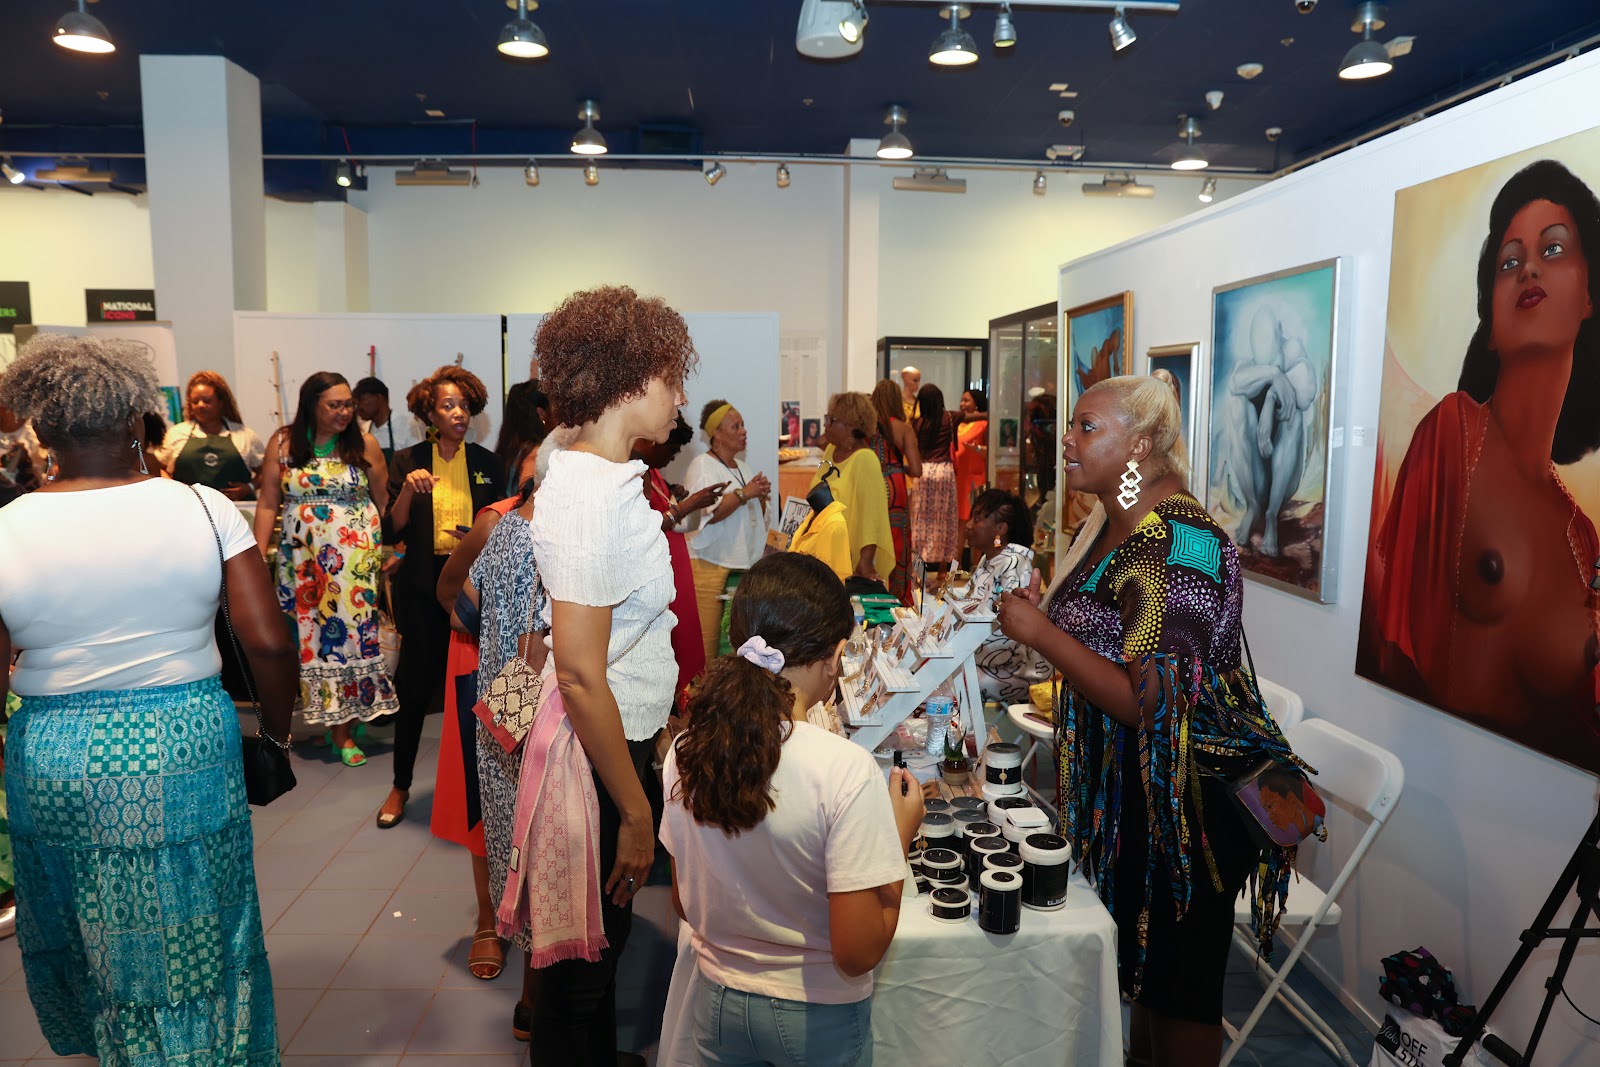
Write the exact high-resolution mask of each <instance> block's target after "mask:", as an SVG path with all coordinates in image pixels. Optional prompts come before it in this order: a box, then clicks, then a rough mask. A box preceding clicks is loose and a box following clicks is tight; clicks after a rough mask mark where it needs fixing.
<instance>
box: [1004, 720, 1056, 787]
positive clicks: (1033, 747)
mask: <svg viewBox="0 0 1600 1067" xmlns="http://www.w3.org/2000/svg"><path fill="white" fill-rule="evenodd" d="M1032 711H1033V705H1032V704H1012V705H1010V706H1009V707H1007V708H1006V715H1007V716H1008V717H1009V718H1010V719H1011V724H1012V725H1013V726H1015V727H1016V728H1017V730H1018V732H1020V733H1021V734H1023V735H1024V736H1026V737H1028V738H1029V739H1030V740H1031V741H1032V742H1033V743H1032V744H1030V745H1029V746H1028V751H1027V752H1025V753H1023V756H1022V765H1021V766H1020V767H1018V768H1017V771H1018V773H1019V774H1021V776H1022V785H1023V788H1024V789H1026V790H1027V792H1028V796H1030V797H1031V798H1033V802H1034V803H1035V804H1037V805H1039V809H1040V810H1041V811H1046V812H1052V811H1055V810H1056V806H1055V805H1054V804H1053V803H1051V802H1050V799H1049V798H1048V797H1046V796H1045V795H1044V793H1043V792H1041V791H1040V790H1038V789H1035V788H1034V787H1033V784H1032V783H1031V782H1030V781H1029V780H1028V764H1030V763H1032V762H1033V761H1034V759H1035V758H1037V757H1039V756H1040V755H1041V753H1042V754H1043V759H1044V762H1045V764H1046V765H1047V766H1053V763H1054V758H1055V752H1054V751H1053V746H1054V745H1055V738H1056V728H1055V727H1054V726H1052V725H1051V724H1050V723H1047V722H1040V721H1039V720H1038V719H1035V718H1031V717H1030V715H1029V713H1030V712H1032Z"/></svg>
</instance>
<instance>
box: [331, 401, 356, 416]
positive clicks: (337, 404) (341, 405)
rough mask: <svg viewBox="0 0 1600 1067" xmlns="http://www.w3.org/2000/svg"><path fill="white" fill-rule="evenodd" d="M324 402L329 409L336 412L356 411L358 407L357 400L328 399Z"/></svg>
mask: <svg viewBox="0 0 1600 1067" xmlns="http://www.w3.org/2000/svg"><path fill="white" fill-rule="evenodd" d="M324 403H325V404H326V405H327V408H328V410H329V411H332V412H335V413H337V412H340V411H354V410H355V409H356V402H355V401H354V400H327V401H324Z"/></svg>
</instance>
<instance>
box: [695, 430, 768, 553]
mask: <svg viewBox="0 0 1600 1067" xmlns="http://www.w3.org/2000/svg"><path fill="white" fill-rule="evenodd" d="M733 463H734V466H735V467H736V468H738V474H737V475H736V474H735V473H734V472H733V471H731V470H729V469H728V468H727V467H726V466H724V465H723V463H722V460H720V459H718V458H717V457H716V456H714V455H712V454H711V453H710V452H703V453H701V454H700V455H698V456H696V457H695V458H694V459H693V460H692V461H690V463H689V473H688V474H687V475H685V477H686V478H688V485H687V486H686V488H687V489H688V490H689V492H691V493H697V492H699V491H700V490H702V489H704V488H705V487H706V486H708V485H716V484H718V483H720V482H727V483H728V488H727V490H726V491H727V492H729V493H731V492H733V491H734V490H735V489H737V488H739V487H740V486H742V485H746V484H748V483H749V481H750V479H751V478H752V477H753V475H752V474H751V472H750V468H749V467H747V466H745V464H744V461H743V460H741V459H737V458H735V459H734V461H733ZM710 513H711V508H707V509H706V510H705V511H702V512H701V513H700V514H701V516H702V518H701V522H700V532H699V533H697V534H695V535H694V537H692V538H691V539H690V540H689V554H690V555H692V556H693V557H694V558H695V559H703V560H705V561H706V562H707V563H713V564H715V565H717V566H718V567H728V568H730V569H732V570H736V571H742V570H748V569H749V568H750V567H751V566H753V565H754V564H755V562H756V560H758V559H760V558H761V553H762V552H764V551H765V550H766V547H767V520H766V516H765V515H764V514H763V513H762V511H761V501H759V500H757V499H756V498H755V497H753V496H752V497H751V498H750V499H749V500H747V501H745V502H744V503H743V504H741V505H740V506H739V507H738V509H737V510H735V511H734V512H733V513H732V514H731V515H729V516H728V517H727V518H725V519H723V520H722V521H721V522H707V521H705V517H707V516H709V515H710Z"/></svg>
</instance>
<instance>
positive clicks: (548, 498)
mask: <svg viewBox="0 0 1600 1067" xmlns="http://www.w3.org/2000/svg"><path fill="white" fill-rule="evenodd" d="M644 472H645V465H644V464H643V463H641V462H639V461H638V460H633V461H631V462H628V463H613V462H611V461H610V460H608V459H603V458H601V457H600V456H596V455H594V454H592V453H589V452H573V451H567V450H563V451H560V452H557V453H556V454H555V455H554V456H552V457H551V458H550V472H549V474H548V475H546V476H545V479H544V480H543V481H542V482H540V483H539V489H538V492H537V493H535V495H534V505H533V519H532V521H531V522H530V523H529V524H528V535H529V538H530V539H531V540H532V542H533V555H534V559H535V560H536V561H537V562H538V564H539V577H540V579H541V580H542V581H543V582H544V587H545V590H546V591H547V592H548V593H549V594H550V600H561V601H565V602H567V603H569V604H583V605H586V606H588V607H609V608H611V641H610V645H609V648H608V651H607V653H606V658H607V660H608V661H609V660H612V659H616V662H614V663H611V665H610V666H609V667H607V669H606V682H607V683H608V684H609V685H610V686H611V693H612V695H613V696H615V697H616V700H617V708H618V710H619V711H620V712H621V713H622V730H623V733H624V734H626V735H627V737H628V740H630V741H648V740H649V739H650V738H652V737H654V736H655V735H656V734H657V733H658V732H659V731H660V730H662V729H663V728H665V727H666V725H667V715H668V713H669V712H670V711H671V710H672V690H673V686H674V685H676V684H677V680H678V664H677V661H676V660H675V659H674V658H673V654H672V628H673V627H674V626H676V625H677V619H676V618H674V616H673V614H672V612H671V611H670V610H669V609H668V608H667V605H668V604H670V603H671V602H672V594H673V591H674V586H673V580H672V559H671V556H670V554H669V553H668V550H667V538H666V535H665V534H664V533H662V532H661V514H660V512H657V511H655V510H654V509H652V508H651V507H650V504H649V502H648V501H647V500H646V499H645V497H644V490H643V487H642V485H641V483H640V478H642V477H643V475H644ZM543 621H544V623H545V625H546V626H548V625H550V608H549V606H548V602H547V606H546V607H545V617H544V620H543ZM641 634H642V636H641ZM635 639H637V641H638V643H637V644H636V645H635V644H634V641H635ZM629 645H634V647H633V648H632V649H630V650H629V651H628V653H627V654H626V655H623V656H621V658H620V659H617V658H616V657H617V656H618V654H619V653H621V652H622V651H623V649H627V648H628V646H629ZM552 647H553V645H552Z"/></svg>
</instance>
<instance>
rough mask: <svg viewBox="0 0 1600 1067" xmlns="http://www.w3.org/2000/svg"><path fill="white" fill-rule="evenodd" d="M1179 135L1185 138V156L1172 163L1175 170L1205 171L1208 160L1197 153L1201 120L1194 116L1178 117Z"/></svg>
mask: <svg viewBox="0 0 1600 1067" xmlns="http://www.w3.org/2000/svg"><path fill="white" fill-rule="evenodd" d="M1178 133H1179V135H1180V136H1182V137H1183V141H1184V150H1183V154H1182V155H1180V156H1179V157H1178V158H1177V159H1174V160H1173V161H1172V169H1173V170H1205V169H1206V167H1207V166H1209V164H1208V163H1207V161H1206V158H1205V157H1204V156H1202V155H1201V154H1200V153H1199V152H1197V151H1195V147H1194V139H1195V138H1196V137H1199V136H1200V120H1199V119H1196V118H1195V117H1194V116H1192V115H1179V116H1178Z"/></svg>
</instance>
